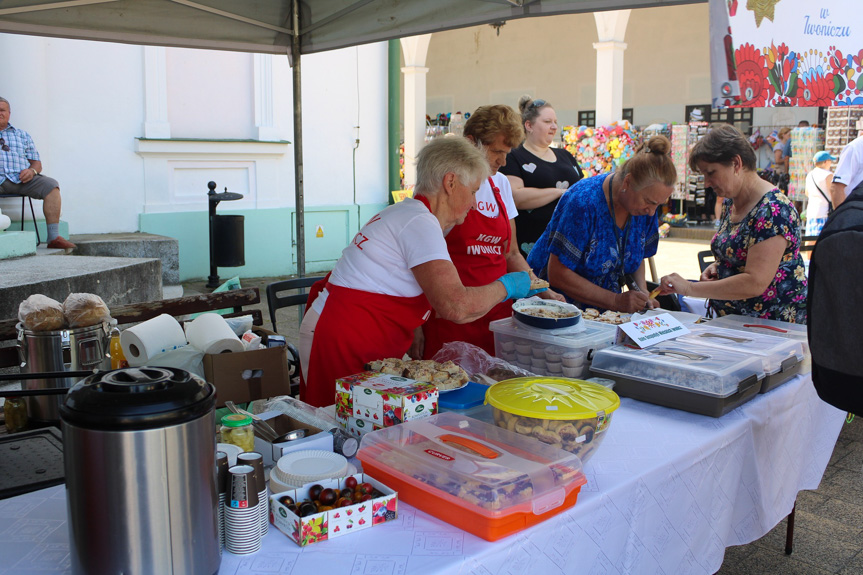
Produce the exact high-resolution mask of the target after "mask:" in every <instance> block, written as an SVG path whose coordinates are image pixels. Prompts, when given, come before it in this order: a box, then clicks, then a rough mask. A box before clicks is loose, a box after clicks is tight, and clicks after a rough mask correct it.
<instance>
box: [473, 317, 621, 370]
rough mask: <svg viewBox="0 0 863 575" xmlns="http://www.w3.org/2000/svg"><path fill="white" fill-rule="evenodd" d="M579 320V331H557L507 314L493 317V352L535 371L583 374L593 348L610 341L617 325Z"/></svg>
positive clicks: (603, 345) (607, 344)
mask: <svg viewBox="0 0 863 575" xmlns="http://www.w3.org/2000/svg"><path fill="white" fill-rule="evenodd" d="M583 323H584V324H585V328H584V330H583V331H580V332H577V333H572V334H565V335H558V334H552V333H549V331H548V330H544V329H539V328H534V327H530V326H527V325H524V324H522V323H520V322H517V321H516V320H514V319H513V318H511V317H510V318H504V319H499V320H496V321H493V322H491V323H490V324H489V329H491V331H493V332H494V352H495V353H494V354H495V356H496V357H499V358H501V359H503V360H505V361H508V362H509V363H511V364H513V365H516V366H518V367H520V368H522V369H524V370H526V371H529V372H530V373H535V374H536V375H548V376H551V377H571V378H584V377H586V376H587V375H588V368H589V367H590V361H591V359H592V358H593V353H594V351H596V350H597V349H601V348H603V347H608V346H610V345H611V344H612V343H614V338H615V334H616V333H617V326H614V325H607V324H600V323H597V322H583Z"/></svg>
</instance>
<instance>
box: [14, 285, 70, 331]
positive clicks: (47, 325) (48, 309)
mask: <svg viewBox="0 0 863 575" xmlns="http://www.w3.org/2000/svg"><path fill="white" fill-rule="evenodd" d="M18 319H19V320H20V321H21V323H22V324H23V325H24V329H28V330H30V331H51V330H55V329H62V328H63V326H64V325H65V323H66V319H65V318H64V317H63V306H62V305H60V302H58V301H57V300H55V299H51V298H49V297H48V296H45V295H42V294H40V293H37V294H33V295H31V296H30V297H28V298H27V299H25V300H24V301H22V302H21V304H20V305H19V306H18Z"/></svg>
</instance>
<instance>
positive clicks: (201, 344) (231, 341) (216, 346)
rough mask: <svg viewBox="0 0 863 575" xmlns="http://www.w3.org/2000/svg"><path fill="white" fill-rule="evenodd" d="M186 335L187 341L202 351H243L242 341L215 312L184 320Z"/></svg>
mask: <svg viewBox="0 0 863 575" xmlns="http://www.w3.org/2000/svg"><path fill="white" fill-rule="evenodd" d="M186 337H188V338H189V343H190V344H192V345H193V346H195V347H196V348H198V349H200V350H201V351H203V352H204V353H225V352H227V351H233V352H238V351H243V350H244V349H245V348H244V347H243V342H242V341H240V338H238V337H237V335H236V334H235V333H234V330H232V329H231V326H229V325H228V322H226V321H225V318H223V317H222V316H220V315H219V314H217V313H203V314H201V315H199V316H198V317H196V318H195V319H193V320H192V321H190V322H186Z"/></svg>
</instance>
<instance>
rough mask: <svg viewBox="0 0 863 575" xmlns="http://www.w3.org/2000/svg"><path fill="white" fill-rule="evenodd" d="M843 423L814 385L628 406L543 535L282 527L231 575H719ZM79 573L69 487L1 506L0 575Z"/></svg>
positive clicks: (411, 517) (809, 485)
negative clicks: (717, 400) (732, 404)
mask: <svg viewBox="0 0 863 575" xmlns="http://www.w3.org/2000/svg"><path fill="white" fill-rule="evenodd" d="M843 419H844V414H843V413H841V412H840V411H838V410H837V409H834V408H833V407H831V406H829V405H827V404H825V403H824V402H822V401H821V400H820V399H818V397H817V395H816V394H815V390H814V388H813V387H812V383H811V380H810V379H809V377H808V376H800V377H797V378H796V379H794V380H793V381H791V382H789V383H787V384H785V385H783V386H781V387H779V388H777V389H775V390H773V391H771V392H770V393H768V394H765V395H761V396H758V397H756V398H755V399H754V400H752V401H751V402H749V403H747V404H746V405H744V406H742V407H740V408H738V409H737V410H735V411H733V412H731V413H729V414H728V415H726V416H725V417H722V418H720V419H715V418H711V417H704V416H699V415H693V414H690V413H685V412H682V411H677V410H673V409H665V408H662V407H657V406H653V405H649V404H646V403H641V402H637V401H634V400H630V399H624V400H622V404H621V407H620V409H619V410H618V411H617V412H616V413H615V415H614V419H613V421H612V424H611V427H610V429H609V431H608V432H607V436H606V438H605V440H604V442H603V444H602V445H601V447H600V449H598V450H597V452H596V454H595V455H594V457H593V458H592V459H591V460H590V461H588V463H587V464H586V465H585V473H586V475H587V479H588V483H587V485H585V486H584V487H583V488H582V491H581V495H580V496H579V499H578V503H577V504H576V505H575V507H573V508H572V509H570V510H568V511H566V512H564V513H562V514H561V515H558V516H556V517H555V518H553V519H550V520H548V521H546V522H544V523H542V524H540V525H537V526H535V527H533V528H530V529H527V530H525V531H523V532H521V533H519V534H516V535H512V536H510V537H508V538H505V539H502V540H500V541H496V542H493V543H492V542H487V541H484V540H482V539H479V538H477V537H474V536H473V535H470V534H468V533H465V532H464V531H461V530H460V529H457V528H455V527H452V526H450V525H449V524H447V523H444V522H442V521H439V520H437V519H435V518H434V517H431V516H429V515H427V514H426V513H423V512H421V511H418V510H416V509H414V508H413V507H411V506H410V505H407V504H405V503H401V502H400V504H399V517H398V519H396V520H394V521H392V522H390V523H386V524H383V525H380V526H376V527H373V528H371V529H366V530H364V531H360V532H357V533H353V534H351V535H348V536H345V537H340V538H338V539H334V540H331V541H324V542H321V543H316V544H312V545H309V546H308V547H305V548H299V547H297V546H296V545H295V544H294V543H293V542H292V541H291V540H289V539H288V538H287V537H286V536H284V535H282V534H281V533H280V532H279V531H278V530H276V529H275V528H272V526H271V528H270V533H269V535H267V536H266V538H265V539H264V545H263V548H262V550H261V551H260V552H258V553H256V554H254V555H248V556H234V555H231V554H230V553H227V552H225V554H224V556H223V558H222V568H221V571H220V573H221V574H224V575H234V574H240V573H242V574H255V575H258V574H260V575H264V574H273V573H279V574H292V575H303V574H309V575H321V574H324V573H325V574H327V575H337V574H342V573H344V574H350V575H377V574H391V575H402V574H411V573H422V574H423V575H425V574H429V573H461V574H475V575H491V574H499V575H508V574H512V575H523V574H525V573H537V574H542V575H553V574H557V573H579V574H581V573H585V574H593V573H603V574H615V573H620V574H624V573H626V574H631V573H645V574H657V573H665V574H669V575H672V574H673V575H678V574H686V573H705V574H712V573H714V572H716V571H717V570H718V569H719V567H720V565H721V564H722V558H723V555H724V553H725V548H726V547H727V546H730V545H740V544H744V543H749V542H751V541H754V540H755V539H758V538H760V537H762V536H763V535H764V534H766V533H767V532H768V531H769V530H770V529H771V528H773V527H774V526H775V525H776V524H777V523H778V522H779V521H780V520H781V519H782V518H783V517H785V516H786V515H787V514H788V513H789V512H790V511H791V507H792V505H793V503H794V500H795V498H796V495H797V492H798V491H799V490H801V489H815V488H817V487H818V484H819V482H820V480H821V476H822V475H823V473H824V470H825V468H826V467H827V462H828V461H829V459H830V455H831V453H832V451H833V446H834V444H835V442H836V438H837V437H838V435H839V431H840V429H841V427H842V422H843ZM67 572H69V544H68V535H67V532H66V509H65V491H64V489H63V487H62V486H60V487H55V488H51V489H46V490H43V491H38V492H34V493H29V494H26V495H22V496H19V497H15V498H12V499H7V500H4V501H0V575H12V574H15V575H26V574H30V573H34V574H35V573H39V574H43V575H44V574H53V573H67ZM135 575H137V574H135Z"/></svg>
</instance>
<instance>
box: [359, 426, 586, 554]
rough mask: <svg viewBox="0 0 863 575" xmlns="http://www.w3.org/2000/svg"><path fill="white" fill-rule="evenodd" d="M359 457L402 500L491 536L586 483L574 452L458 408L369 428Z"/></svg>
mask: <svg viewBox="0 0 863 575" xmlns="http://www.w3.org/2000/svg"><path fill="white" fill-rule="evenodd" d="M357 457H359V459H360V461H361V462H362V464H363V470H364V471H365V472H367V473H369V474H371V475H373V476H374V477H376V478H378V479H379V480H381V481H383V482H384V483H386V484H387V485H388V486H390V487H391V488H393V489H395V490H396V491H398V494H399V499H401V500H402V501H406V502H407V503H410V504H411V505H413V506H414V507H417V508H419V509H422V510H423V511H425V512H426V513H428V514H430V515H433V516H435V517H437V518H438V519H441V520H443V521H446V522H447V523H451V524H452V525H455V526H456V527H459V528H460V529H464V530H465V531H468V532H470V533H473V534H474V535H476V536H478V537H482V538H483V539H486V540H488V541H495V540H497V539H500V538H501V537H506V536H507V535H511V534H512V533H516V532H518V531H521V530H522V529H524V528H526V527H529V526H531V525H535V524H536V523H539V522H541V521H544V520H545V519H548V518H549V517H552V516H554V515H556V514H558V513H560V512H561V511H563V510H565V509H567V508H569V507H571V506H573V505H575V502H576V500H577V499H578V493H579V491H580V490H581V486H582V485H584V484H585V483H586V479H585V477H584V474H583V472H582V466H581V460H580V459H579V458H578V457H577V456H575V455H573V454H571V453H569V452H566V451H563V450H561V449H556V448H554V447H551V446H547V445H541V444H538V443H537V442H536V441H535V440H533V439H530V438H527V437H523V436H521V435H519V434H517V433H514V432H511V431H508V430H506V429H502V428H500V427H497V426H494V425H491V424H488V423H483V422H481V421H477V420H475V419H472V418H469V417H466V416H463V415H460V414H457V413H440V414H437V415H433V416H431V417H428V418H426V419H418V420H414V421H408V422H405V423H403V424H401V425H397V426H395V427H389V428H386V429H381V430H378V431H375V432H374V433H370V434H369V435H367V436H365V437H364V438H363V442H362V447H361V448H360V451H359V453H358V454H357Z"/></svg>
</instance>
